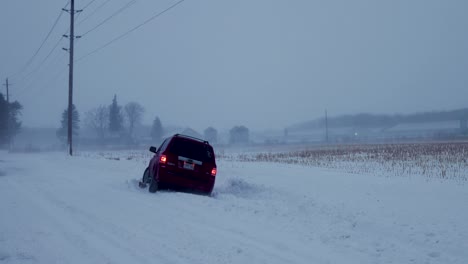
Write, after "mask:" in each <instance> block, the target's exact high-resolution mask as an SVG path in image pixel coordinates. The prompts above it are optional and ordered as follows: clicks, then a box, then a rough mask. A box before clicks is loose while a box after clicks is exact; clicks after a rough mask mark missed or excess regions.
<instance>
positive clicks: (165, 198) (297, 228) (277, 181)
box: [0, 152, 468, 264]
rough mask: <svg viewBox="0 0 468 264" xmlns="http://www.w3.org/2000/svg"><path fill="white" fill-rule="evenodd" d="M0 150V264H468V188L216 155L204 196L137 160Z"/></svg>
mask: <svg viewBox="0 0 468 264" xmlns="http://www.w3.org/2000/svg"><path fill="white" fill-rule="evenodd" d="M105 157H109V156H105V155H98V154H97V153H82V154H81V155H79V156H77V157H67V156H66V155H65V154H63V153H37V154H7V153H5V152H0V264H4V263H5V264H6V263H80V264H81V263H203V264H210V263H216V264H218V263H268V264H272V263H346V264H349V263H359V264H362V263H443V264H447V263H460V264H461V263H468V185H467V184H464V183H463V182H459V181H449V180H447V181H443V180H442V181H441V180H428V179H425V178H423V177H379V176H375V175H373V174H350V173H347V172H343V171H340V170H339V169H325V168H317V167H309V166H301V165H288V164H277V163H266V162H239V161H228V160H218V176H217V182H216V185H215V191H214V194H213V197H206V196H199V195H192V194H188V193H175V192H158V193H156V194H150V193H149V192H148V191H147V190H142V189H139V188H138V187H137V181H138V179H139V178H140V176H141V173H142V172H143V170H144V168H145V164H146V162H147V161H146V159H145V158H131V159H129V158H124V156H122V157H119V153H115V156H114V157H113V158H105Z"/></svg>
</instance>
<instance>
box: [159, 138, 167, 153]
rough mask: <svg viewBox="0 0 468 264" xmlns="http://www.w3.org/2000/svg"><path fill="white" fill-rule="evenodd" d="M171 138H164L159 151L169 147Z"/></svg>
mask: <svg viewBox="0 0 468 264" xmlns="http://www.w3.org/2000/svg"><path fill="white" fill-rule="evenodd" d="M169 141H170V140H169V138H166V140H164V142H163V143H162V144H161V146H160V147H159V148H158V151H157V152H160V151H164V150H166V148H167V145H168V144H169Z"/></svg>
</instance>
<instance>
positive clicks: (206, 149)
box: [169, 138, 214, 162]
mask: <svg viewBox="0 0 468 264" xmlns="http://www.w3.org/2000/svg"><path fill="white" fill-rule="evenodd" d="M169 152H171V153H174V154H175V155H177V156H182V157H186V158H189V159H193V160H198V161H202V162H214V154H213V148H212V147H210V146H209V145H206V144H202V143H197V142H193V141H191V140H186V139H181V138H174V140H173V142H172V143H171V144H170V146H169Z"/></svg>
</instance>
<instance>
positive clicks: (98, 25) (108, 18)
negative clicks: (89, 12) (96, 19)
mask: <svg viewBox="0 0 468 264" xmlns="http://www.w3.org/2000/svg"><path fill="white" fill-rule="evenodd" d="M135 3H136V0H132V1H130V2H128V3H127V4H126V5H124V6H123V7H121V8H120V9H119V10H117V11H116V12H114V13H113V14H112V15H110V16H109V17H107V18H106V19H104V20H103V21H102V22H101V23H99V24H97V25H96V26H94V27H93V28H91V29H90V30H88V31H86V32H85V33H83V34H82V35H81V36H82V37H84V36H86V35H87V34H88V33H90V32H92V31H94V30H96V29H97V28H99V27H100V26H102V25H104V24H105V23H106V22H107V21H109V20H111V19H112V18H113V17H115V16H116V15H118V14H120V13H122V12H123V11H125V10H126V9H127V8H129V7H131V6H132V5H133V4H135Z"/></svg>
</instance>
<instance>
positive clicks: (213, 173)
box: [211, 168, 218, 176]
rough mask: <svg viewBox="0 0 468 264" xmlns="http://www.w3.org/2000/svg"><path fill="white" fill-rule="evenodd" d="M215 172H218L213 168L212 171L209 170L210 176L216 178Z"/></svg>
mask: <svg viewBox="0 0 468 264" xmlns="http://www.w3.org/2000/svg"><path fill="white" fill-rule="evenodd" d="M217 172H218V171H217V170H216V168H213V169H212V170H211V176H216V173H217Z"/></svg>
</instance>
